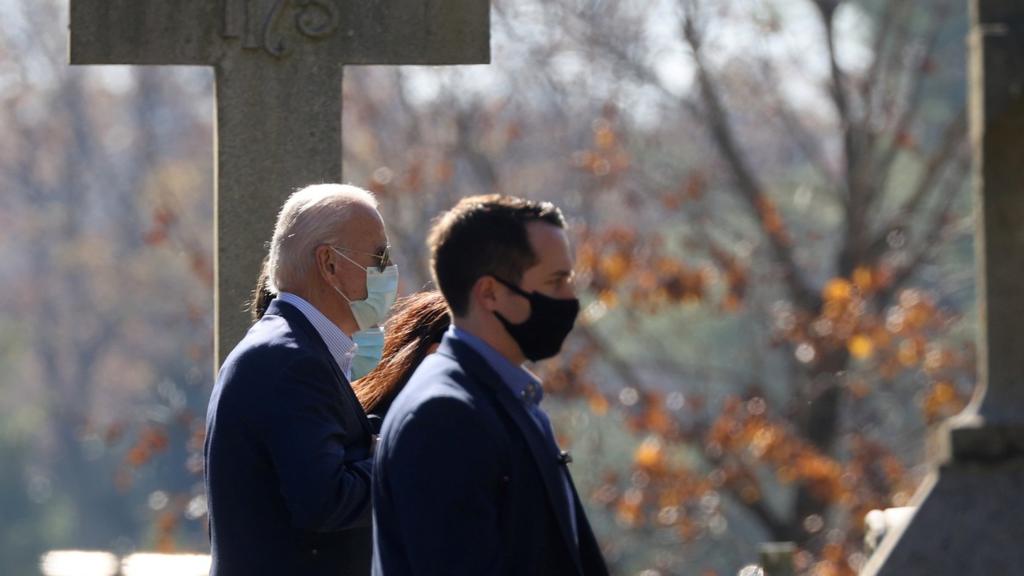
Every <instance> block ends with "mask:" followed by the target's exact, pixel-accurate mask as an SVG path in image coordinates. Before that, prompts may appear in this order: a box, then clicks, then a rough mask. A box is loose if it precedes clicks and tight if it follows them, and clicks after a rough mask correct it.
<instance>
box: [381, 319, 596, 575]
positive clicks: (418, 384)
mask: <svg viewBox="0 0 1024 576" xmlns="http://www.w3.org/2000/svg"><path fill="white" fill-rule="evenodd" d="M562 466H564V464H562V463H561V461H560V459H559V454H558V451H557V450H556V449H555V447H554V446H553V445H551V443H550V442H549V441H548V440H547V439H546V438H545V437H544V435H543V433H542V432H541V431H540V428H539V427H538V426H537V424H536V423H535V422H534V421H533V420H532V419H531V416H530V415H529V413H528V412H527V410H526V408H525V406H523V404H522V401H521V400H519V399H518V398H516V397H515V396H514V395H513V394H512V392H511V390H509V388H508V387H507V386H506V385H505V384H504V382H502V381H501V380H500V379H499V377H498V374H497V373H496V372H495V371H494V370H493V369H492V368H491V367H490V365H489V364H488V363H487V362H486V361H485V360H484V358H483V357H482V356H480V355H479V354H478V353H477V352H476V351H474V350H473V349H472V348H470V347H469V346H468V345H466V344H465V343H463V342H460V341H458V340H452V339H450V338H448V337H446V338H445V339H444V341H442V343H441V346H440V348H439V349H438V351H437V353H435V354H432V355H430V356H428V357H427V358H426V360H424V361H423V364H421V365H420V367H419V368H418V369H417V370H416V373H415V374H414V375H413V377H412V379H411V380H410V381H409V383H408V384H407V385H406V386H405V388H404V389H403V390H402V392H401V393H400V394H399V395H398V397H397V398H396V399H395V402H394V404H392V406H391V409H390V410H389V411H388V414H387V417H386V418H385V420H384V428H383V430H382V432H381V440H380V444H379V445H378V447H377V455H376V458H375V460H374V477H373V499H374V551H373V573H374V575H375V576H411V575H414V574H417V575H434V574H437V575H440V574H445V575H463V574H464V575H467V576H468V575H472V576H480V575H487V576H498V575H523V576H539V575H546V574H551V575H554V574H557V575H559V576H567V575H573V574H575V575H586V576H590V575H605V574H607V568H606V567H605V564H604V560H603V558H602V557H601V553H600V550H599V549H598V545H597V542H596V540H595V538H594V534H593V532H592V531H591V528H590V524H589V523H588V522H587V518H586V515H585V514H584V512H583V507H582V506H581V505H580V501H579V496H578V495H577V494H576V491H575V488H573V490H572V493H573V494H572V496H573V503H572V505H573V508H574V509H575V511H576V517H577V524H578V526H577V528H578V533H579V544H578V545H577V543H576V542H575V539H574V538H573V536H572V528H571V524H570V518H569V517H568V512H569V503H568V502H567V501H566V499H567V497H568V496H567V494H566V490H565V484H564V483H563V479H562V476H561V474H562V473H563V470H562V469H561V467H562Z"/></svg>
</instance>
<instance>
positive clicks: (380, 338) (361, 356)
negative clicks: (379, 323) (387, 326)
mask: <svg viewBox="0 0 1024 576" xmlns="http://www.w3.org/2000/svg"><path fill="white" fill-rule="evenodd" d="M352 340H353V341H355V343H356V346H358V347H357V348H356V354H355V356H353V357H352V368H351V372H352V380H358V379H360V378H362V377H363V376H366V375H367V374H369V373H370V371H371V370H373V369H374V368H376V367H377V364H379V363H380V357H381V354H382V353H383V352H384V330H382V329H380V328H379V327H375V328H370V329H368V330H360V331H359V332H356V333H355V334H353V335H352Z"/></svg>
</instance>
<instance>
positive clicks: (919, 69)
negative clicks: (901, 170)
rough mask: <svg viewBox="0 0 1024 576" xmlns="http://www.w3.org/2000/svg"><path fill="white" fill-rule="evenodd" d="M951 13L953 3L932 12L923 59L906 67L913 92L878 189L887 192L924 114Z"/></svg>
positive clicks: (885, 155)
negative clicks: (933, 62) (928, 86)
mask: <svg viewBox="0 0 1024 576" xmlns="http://www.w3.org/2000/svg"><path fill="white" fill-rule="evenodd" d="M948 10H949V3H948V2H943V3H942V4H940V5H939V6H937V7H936V8H935V10H934V11H932V19H931V22H930V24H929V31H928V34H927V35H926V39H925V41H924V50H923V52H922V53H921V55H920V57H918V58H917V59H916V60H915V61H914V62H913V63H912V64H911V65H909V66H908V67H907V68H906V74H908V75H910V83H911V85H910V90H909V92H908V95H907V98H906V99H905V100H904V102H903V106H902V113H901V114H899V116H898V119H897V120H896V124H895V126H893V128H892V129H891V130H890V134H891V135H892V137H891V138H890V142H889V144H888V147H886V149H885V150H884V151H883V152H882V153H881V157H880V158H879V159H878V160H877V162H876V167H875V168H874V170H873V172H874V173H875V176H876V183H875V189H876V190H884V188H885V185H886V183H887V182H888V179H889V177H890V176H891V172H892V165H893V162H895V161H896V157H897V156H898V155H899V152H900V150H901V142H902V141H903V139H905V138H906V137H907V136H908V135H909V132H910V129H911V127H912V126H913V125H914V122H915V121H916V120H917V117H918V114H919V113H920V111H921V100H922V98H923V97H924V85H925V80H926V79H927V78H928V75H929V62H930V61H931V60H932V58H934V56H935V50H936V47H937V46H938V39H939V35H940V33H941V32H942V25H943V23H944V22H945V20H946V17H945V14H946V12H948ZM894 58H897V59H898V58H899V54H897V55H895V56H894ZM902 77H903V75H897V78H902ZM895 92H896V93H895V94H894V95H893V96H894V97H896V98H898V97H899V94H898V92H899V90H896V91H895ZM894 108H895V106H894Z"/></svg>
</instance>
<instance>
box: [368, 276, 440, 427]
mask: <svg viewBox="0 0 1024 576" xmlns="http://www.w3.org/2000/svg"><path fill="white" fill-rule="evenodd" d="M450 323H451V320H450V318H449V317H448V305H447V304H446V303H445V300H444V297H442V296H441V293H440V292H437V291H429V292H420V293H418V294H413V295H411V296H408V297H406V298H403V299H401V300H399V301H398V302H397V303H396V304H395V312H394V313H393V314H392V315H391V319H390V320H388V322H387V324H386V325H385V327H384V350H383V352H382V355H381V360H380V363H379V364H377V367H376V368H374V369H373V370H372V371H370V373H369V374H367V375H366V376H363V377H362V378H360V379H359V380H356V381H355V382H354V383H353V384H352V389H353V390H354V391H355V393H356V397H357V398H358V399H359V403H360V404H361V405H362V406H363V410H364V411H366V413H367V414H369V413H371V412H373V411H374V410H375V409H377V408H378V407H381V406H382V402H385V401H386V402H390V401H391V400H392V399H394V397H395V395H396V394H398V392H399V390H401V389H402V387H403V386H405V383H406V382H408V381H409V378H410V377H412V373H413V371H414V370H416V367H417V366H419V365H420V362H422V361H423V359H424V358H426V357H427V352H428V351H429V350H430V347H431V346H432V345H433V344H437V343H439V342H440V341H441V337H442V336H444V333H445V330H447V329H448V325H449V324H450Z"/></svg>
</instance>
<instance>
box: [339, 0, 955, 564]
mask: <svg viewBox="0 0 1024 576" xmlns="http://www.w3.org/2000/svg"><path fill="white" fill-rule="evenodd" d="M958 7H959V5H958V4H955V3H953V2H937V3H933V4H929V5H928V6H927V7H923V6H920V5H916V4H914V3H912V2H908V1H895V2H886V3H882V2H853V1H837V2H832V1H824V0H822V1H814V0H806V1H805V0H793V1H774V2H759V3H743V2H728V1H726V2H721V1H716V2H713V3H712V2H700V1H696V0H679V1H678V2H660V1H651V2H624V1H622V2H616V1H602V2H569V1H565V2H544V3H531V2H527V3H514V4H513V3H508V2H499V3H496V5H495V12H496V15H497V18H496V22H495V26H496V36H497V37H498V38H501V39H503V40H504V41H505V42H508V43H509V44H511V45H514V46H515V47H516V50H515V51H511V50H509V51H508V52H505V51H503V50H502V49H501V48H499V49H497V50H495V62H496V63H497V66H496V68H495V69H493V70H492V71H491V74H488V75H487V77H486V78H484V79H481V78H480V75H475V74H474V75H470V74H464V73H458V72H456V73H446V74H441V75H432V74H431V75H428V74H426V73H424V74H422V75H418V74H416V73H412V74H410V73H399V72H382V71H378V70H366V71H359V72H353V73H352V74H350V76H349V86H350V90H349V91H347V92H346V97H347V98H349V99H350V100H352V101H354V102H350V107H349V108H348V109H347V110H348V111H349V116H348V117H347V118H346V122H347V124H346V126H347V132H346V161H347V167H348V168H349V172H348V174H349V175H350V176H352V175H353V174H355V175H356V180H357V181H370V182H372V183H373V185H374V186H375V189H376V190H377V191H378V192H379V193H381V194H383V195H385V196H390V197H392V198H394V199H395V201H393V202H385V206H394V207H395V208H394V211H395V212H396V217H395V218H392V219H391V221H392V222H398V225H397V226H396V228H397V229H398V230H400V231H401V233H402V234H403V242H402V243H401V245H402V246H409V251H410V252H409V256H410V257H409V260H410V261H411V262H412V266H413V267H414V269H415V270H416V275H415V276H414V278H416V282H418V283H419V282H425V281H426V271H425V270H423V268H422V263H423V262H424V259H423V252H422V245H421V244H420V242H419V241H418V240H419V239H420V238H422V237H423V234H424V233H425V230H426V228H427V226H428V225H429V222H428V221H427V220H426V219H424V218H423V214H424V213H426V214H432V213H435V211H436V209H437V208H443V207H444V206H446V205H449V204H450V203H451V201H452V198H451V196H455V197H457V196H461V195H464V194H468V193H481V192H489V191H505V192H515V193H518V194H526V195H531V196H536V197H542V198H551V199H553V200H555V201H556V202H558V203H560V204H561V205H562V206H564V207H566V208H567V209H568V211H569V213H570V214H571V215H572V216H574V217H575V218H576V223H577V224H579V226H578V227H577V229H578V230H579V231H580V234H579V244H580V246H579V248H580V254H579V272H580V283H581V286H582V287H583V288H585V289H586V293H587V295H588V300H589V306H588V308H587V310H586V313H585V315H584V322H583V323H582V325H581V326H580V327H578V329H577V336H578V337H577V339H576V341H575V342H573V343H571V344H570V345H569V346H568V347H567V351H566V353H565V354H564V355H563V362H562V363H559V364H558V365H557V366H551V367H549V370H548V371H547V373H546V376H547V379H548V382H549V385H550V386H552V387H553V388H555V389H557V390H558V391H560V392H562V393H563V395H564V396H565V397H567V398H570V399H571V398H582V399H584V400H585V404H584V405H585V406H588V407H589V409H590V410H592V411H594V412H596V413H598V414H602V413H604V412H605V411H606V410H607V409H608V407H610V406H619V407H620V408H622V409H623V413H624V415H623V417H624V420H623V422H625V423H626V424H627V425H628V427H629V429H631V430H632V431H633V432H634V433H635V438H636V442H638V444H636V445H635V448H634V449H633V450H632V455H633V458H632V462H631V463H630V467H631V469H630V470H628V471H626V470H623V469H622V468H623V467H622V464H623V461H622V458H614V457H611V456H609V457H608V460H607V462H606V465H607V466H608V467H609V468H611V471H610V472H609V473H608V474H606V475H605V476H604V478H603V480H602V481H600V482H596V483H595V486H594V489H595V492H594V495H595V502H598V503H601V504H604V505H605V506H607V507H608V508H609V510H610V511H611V512H612V513H613V514H614V516H615V518H616V519H617V522H618V524H619V527H620V528H621V527H626V528H629V529H631V530H635V531H641V530H655V532H656V533H659V534H660V533H663V532H671V531H675V532H676V533H678V535H679V536H680V537H681V538H682V539H683V540H684V541H692V540H699V539H701V538H703V537H706V536H711V537H715V538H723V537H724V535H725V534H726V533H725V531H726V530H727V529H728V528H729V527H733V526H737V525H744V524H746V525H752V526H753V528H752V533H753V534H756V535H755V536H749V537H747V540H749V541H750V542H749V544H750V546H748V548H747V549H748V550H751V548H752V545H754V544H756V541H757V540H758V539H761V540H794V541H796V542H798V543H799V544H800V545H801V546H802V547H803V548H804V549H805V550H806V551H807V552H805V553H804V554H803V555H801V557H800V559H801V562H802V565H803V567H804V568H805V569H806V570H808V571H811V570H816V571H817V573H835V574H850V573H853V572H854V571H855V570H856V568H857V566H858V565H859V563H860V562H862V561H863V559H864V557H863V555H862V554H860V553H859V551H860V548H861V538H862V517H863V514H864V513H865V512H866V511H867V510H869V509H871V508H874V507H886V506H891V505H899V504H902V503H905V501H906V499H907V498H908V496H909V495H910V494H911V493H912V491H913V487H914V485H915V483H916V481H917V480H918V477H917V476H916V475H915V474H914V473H913V471H912V469H911V467H912V466H913V465H914V464H915V463H916V462H917V461H918V460H919V459H920V454H921V447H922V445H923V442H922V441H923V436H924V430H925V427H926V426H927V425H930V424H932V423H934V422H936V421H938V420H940V419H941V418H943V417H945V416H948V415H950V414H952V413H955V412H956V411H957V410H958V409H959V408H960V407H961V406H962V404H963V401H964V398H965V397H966V395H967V394H968V393H969V389H970V386H971V384H972V381H971V378H972V376H971V375H972V374H973V357H972V351H971V348H970V344H969V342H970V333H969V330H968V331H966V332H965V324H964V322H962V321H961V316H962V313H964V312H966V311H968V310H969V307H970V306H971V303H972V301H973V293H972V286H973V284H972V278H971V276H972V275H971V273H970V266H969V264H970V256H969V254H970V237H969V226H967V225H966V222H967V215H968V214H969V205H968V203H967V195H966V178H965V174H966V170H967V163H968V156H967V154H966V142H965V137H964V136H965V126H966V123H965V118H964V113H963V99H964V92H963V85H964V81H965V79H964V75H963V58H964V56H963V48H962V38H963V33H964V18H963V15H961V14H959V13H958V12H956V11H955V10H956V9H957V8H958ZM500 42H501V41H500V40H499V46H502V44H500ZM523 87H529V90H522V89H521V88H523ZM423 93H427V96H423ZM417 97H419V98H421V99H422V100H421V101H420V102H416V101H415V100H416V98H417ZM352 104H355V105H354V106H353V105H352ZM424 112H426V113H424ZM566 150H573V151H574V152H572V153H568V154H567V153H566V152H565V151H566ZM410 245H411V246H410ZM946 247H948V249H947V250H946V251H945V252H944V253H943V252H941V249H942V248H946ZM940 256H941V257H942V258H939V257H940ZM417 266H418V267H419V268H416V267H417ZM695 320H696V321H698V322H700V325H701V326H702V327H703V328H704V330H701V329H700V328H697V327H693V328H690V327H689V326H687V327H686V328H681V325H680V322H688V321H695ZM914 404H916V405H917V406H918V407H919V409H920V414H919V415H916V416H915V415H914V414H913V413H911V412H909V411H908V410H906V409H903V408H901V407H902V406H908V407H909V406H911V405H914ZM563 426H564V425H563ZM564 427H566V428H569V427H568V426H564ZM607 453H614V451H611V452H607ZM608 529H609V530H615V528H608ZM610 534H611V533H610V532H609V533H606V535H608V536H609V540H608V542H609V550H610V552H611V553H612V555H613V557H616V558H617V557H619V556H620V553H621V555H622V558H621V559H622V562H620V563H618V564H617V566H618V568H619V569H621V570H632V569H640V568H652V567H653V568H658V569H662V570H667V571H669V572H672V571H676V570H679V569H680V568H679V566H676V567H675V568H673V566H674V564H673V563H672V562H662V563H659V561H656V560H652V557H653V555H652V553H651V552H652V551H653V549H652V548H651V547H650V546H649V545H648V546H645V547H644V548H643V549H642V550H643V551H640V550H622V549H621V548H622V546H621V542H622V541H621V540H618V539H617V538H612V537H610ZM728 535H729V536H735V534H734V533H728ZM632 545H639V544H635V543H634V544H627V546H632ZM752 557H753V552H752V550H751V551H750V552H748V553H747V558H748V559H749V558H752ZM714 566H715V567H717V568H718V569H729V566H730V564H729V563H727V562H726V563H723V562H719V563H716V564H714Z"/></svg>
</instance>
